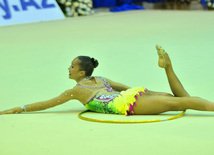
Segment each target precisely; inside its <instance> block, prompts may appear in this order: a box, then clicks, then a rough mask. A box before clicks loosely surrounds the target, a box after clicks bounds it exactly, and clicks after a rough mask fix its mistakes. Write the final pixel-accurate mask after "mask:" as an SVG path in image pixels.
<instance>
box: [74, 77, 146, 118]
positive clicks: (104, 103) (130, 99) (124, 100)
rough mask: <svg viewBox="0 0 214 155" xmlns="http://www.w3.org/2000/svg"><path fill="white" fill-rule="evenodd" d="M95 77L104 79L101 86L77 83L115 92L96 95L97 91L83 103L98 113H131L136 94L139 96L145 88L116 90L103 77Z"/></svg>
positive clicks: (134, 104) (128, 114)
mask: <svg viewBox="0 0 214 155" xmlns="http://www.w3.org/2000/svg"><path fill="white" fill-rule="evenodd" d="M96 77H97V78H101V79H102V80H103V81H104V84H103V85H104V86H103V87H88V86H84V85H81V84H77V85H78V86H81V87H85V88H89V89H97V88H105V90H107V92H112V91H114V92H115V93H114V94H112V95H109V94H108V95H98V94H99V93H98V92H97V93H96V94H95V95H94V96H93V97H92V98H91V99H90V101H89V102H88V103H86V104H85V107H86V108H87V109H89V110H91V111H95V112H100V113H111V114H123V115H126V116H130V115H133V114H134V111H133V106H136V100H137V99H138V97H137V95H140V96H141V95H142V93H145V92H146V91H147V89H146V88H144V87H134V88H131V89H128V90H126V91H121V92H117V91H115V90H114V89H112V87H111V86H110V84H109V83H108V82H107V81H106V80H105V79H104V78H103V77H99V76H96Z"/></svg>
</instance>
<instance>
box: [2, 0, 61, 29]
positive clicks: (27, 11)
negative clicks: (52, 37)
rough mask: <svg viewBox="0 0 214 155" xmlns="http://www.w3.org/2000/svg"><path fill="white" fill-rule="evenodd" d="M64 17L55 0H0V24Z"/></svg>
mask: <svg viewBox="0 0 214 155" xmlns="http://www.w3.org/2000/svg"><path fill="white" fill-rule="evenodd" d="M64 18H65V16H64V14H63V12H62V11H61V9H60V8H59V6H58V4H57V3H56V1H55V0H0V26H5V25H13V24H21V23H31V22H39V21H48V20H57V19H64Z"/></svg>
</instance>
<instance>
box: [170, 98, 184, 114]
mask: <svg viewBox="0 0 214 155" xmlns="http://www.w3.org/2000/svg"><path fill="white" fill-rule="evenodd" d="M187 100H188V97H174V98H172V99H171V100H170V102H169V103H168V105H169V108H170V110H171V111H183V110H186V109H188V105H187V104H186V103H187Z"/></svg>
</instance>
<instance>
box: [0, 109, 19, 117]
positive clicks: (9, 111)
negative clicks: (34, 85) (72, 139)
mask: <svg viewBox="0 0 214 155" xmlns="http://www.w3.org/2000/svg"><path fill="white" fill-rule="evenodd" d="M21 112H23V110H22V109H21V108H20V107H16V108H13V109H9V110H5V111H0V115H4V114H15V113H21Z"/></svg>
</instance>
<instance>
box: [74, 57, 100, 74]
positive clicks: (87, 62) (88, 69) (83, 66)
mask: <svg viewBox="0 0 214 155" xmlns="http://www.w3.org/2000/svg"><path fill="white" fill-rule="evenodd" d="M77 58H78V59H79V60H80V62H79V67H80V68H79V70H80V71H85V76H91V74H92V73H93V71H94V68H96V67H97V66H98V64H99V63H98V61H97V60H96V59H94V58H90V57H88V56H78V57H77Z"/></svg>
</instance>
